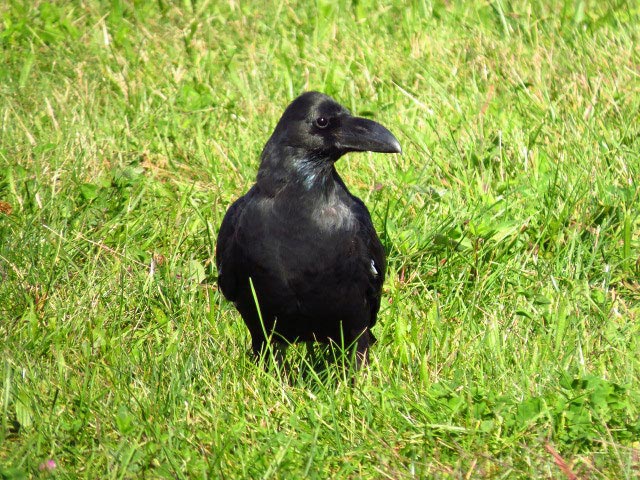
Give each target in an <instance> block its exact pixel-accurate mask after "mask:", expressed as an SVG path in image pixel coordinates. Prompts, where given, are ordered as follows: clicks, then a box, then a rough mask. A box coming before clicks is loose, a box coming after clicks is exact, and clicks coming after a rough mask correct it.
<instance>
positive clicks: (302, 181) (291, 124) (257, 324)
mask: <svg viewBox="0 0 640 480" xmlns="http://www.w3.org/2000/svg"><path fill="white" fill-rule="evenodd" d="M364 151H369V152H380V153H402V149H401V147H400V143H399V142H398V140H397V139H396V137H394V135H393V134H392V133H391V132H390V131H389V130H388V129H387V128H385V127H384V126H382V125H381V124H379V123H377V122H375V121H373V120H370V119H367V118H362V117H357V116H354V115H352V114H351V113H350V112H349V110H347V109H346V108H345V107H343V106H342V105H340V104H339V103H338V102H336V101H335V100H334V99H332V98H331V97H329V96H328V95H325V94H323V93H320V92H315V91H309V92H305V93H303V94H301V95H300V96H298V97H297V98H295V99H294V100H293V102H291V104H290V105H289V106H288V107H287V108H286V109H285V111H284V113H283V114H282V117H281V118H280V120H279V121H278V123H277V125H276V127H275V129H274V131H273V133H272V135H271V137H270V138H269V139H268V141H267V142H266V144H265V146H264V149H263V150H262V154H261V156H260V165H259V168H258V172H257V177H256V181H255V184H254V185H253V186H252V187H251V188H250V189H249V190H248V191H247V193H246V194H245V195H243V196H241V197H240V198H238V199H237V200H236V201H235V202H233V203H232V205H231V206H230V207H229V209H228V210H227V212H226V214H225V216H224V218H223V220H222V223H221V225H220V229H219V232H218V238H217V242H216V253H215V255H216V267H217V270H218V286H219V289H220V290H221V292H222V294H223V295H224V297H225V298H226V299H227V300H229V301H231V302H233V303H234V305H235V307H236V308H237V310H238V312H239V313H240V315H241V317H242V319H243V320H244V323H245V324H246V326H247V328H248V330H249V333H250V336H251V350H252V352H253V355H254V356H255V357H257V358H261V355H263V354H264V352H265V351H266V350H265V348H266V347H267V346H268V345H269V344H270V342H275V344H276V345H279V346H284V348H285V349H286V346H288V345H290V344H292V343H296V342H311V343H315V342H320V343H324V344H334V345H335V344H337V345H338V346H341V347H344V348H347V347H349V348H351V349H352V350H351V351H352V352H353V349H355V367H356V370H358V369H360V367H361V366H362V365H363V364H366V363H367V362H368V356H369V349H370V346H371V345H372V344H373V343H374V342H375V341H376V339H375V337H374V335H373V333H372V332H371V328H372V327H373V326H374V325H375V324H376V318H377V315H378V311H379V309H380V301H381V294H382V286H383V283H384V278H385V269H386V259H385V252H384V248H383V246H382V243H381V241H380V239H379V237H378V235H377V233H376V230H375V228H374V226H373V223H372V220H371V215H370V213H369V211H368V210H367V207H366V206H365V204H364V202H363V201H362V200H360V199H359V198H357V197H356V196H354V195H352V194H351V193H350V192H349V190H348V189H347V187H346V185H345V183H344V182H343V180H342V179H341V178H340V175H339V174H338V172H337V170H336V168H335V163H336V161H337V160H338V159H340V158H341V157H342V156H343V155H345V154H346V153H349V152H364Z"/></svg>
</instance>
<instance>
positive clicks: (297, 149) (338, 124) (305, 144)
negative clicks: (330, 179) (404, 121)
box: [258, 92, 402, 180]
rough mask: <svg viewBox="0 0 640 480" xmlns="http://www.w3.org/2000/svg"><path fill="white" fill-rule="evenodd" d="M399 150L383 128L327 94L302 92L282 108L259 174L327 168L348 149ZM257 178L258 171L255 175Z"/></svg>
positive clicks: (394, 151)
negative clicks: (357, 115)
mask: <svg viewBox="0 0 640 480" xmlns="http://www.w3.org/2000/svg"><path fill="white" fill-rule="evenodd" d="M365 151H368V152H382V153H400V152H401V151H402V149H401V148H400V143H399V142H398V140H397V139H396V138H395V137H394V136H393V134H392V133H391V132H390V131H389V130H387V129H386V128H385V127H383V126H382V125H380V124H379V123H377V122H374V121H373V120H369V119H367V118H361V117H355V116H353V115H351V113H350V112H349V110H347V109H346V108H344V107H343V106H342V105H340V104H339V103H337V102H336V101H335V100H333V99H332V98H331V97H329V96H327V95H324V94H322V93H319V92H306V93H303V94H302V95H300V96H299V97H298V98H296V99H295V100H294V101H293V102H292V103H291V104H290V105H289V106H288V107H287V109H286V110H285V111H284V113H283V114H282V117H281V118H280V121H279V122H278V125H277V126H276V128H275V130H274V131H273V134H272V135H271V138H270V139H269V141H268V142H267V144H266V146H265V148H264V151H263V153H262V164H261V166H260V170H261V173H262V174H263V175H265V174H267V172H266V171H265V170H267V169H278V170H279V169H286V170H292V171H293V172H292V173H294V172H299V173H303V174H305V175H307V176H308V177H309V179H310V180H311V179H312V177H313V176H314V174H315V173H318V172H321V171H329V170H330V169H331V166H332V165H333V163H334V162H335V161H336V160H338V159H339V158H340V157H341V156H342V155H344V154H345V153H348V152H365ZM258 177H259V178H260V173H259V175H258Z"/></svg>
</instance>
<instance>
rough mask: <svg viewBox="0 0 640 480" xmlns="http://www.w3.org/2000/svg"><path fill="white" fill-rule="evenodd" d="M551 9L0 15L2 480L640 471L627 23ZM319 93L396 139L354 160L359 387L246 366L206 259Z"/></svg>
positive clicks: (634, 44) (50, 9)
mask: <svg viewBox="0 0 640 480" xmlns="http://www.w3.org/2000/svg"><path fill="white" fill-rule="evenodd" d="M556 3H557V2H551V1H547V0H537V1H533V2H519V1H507V0H495V1H476V2H457V1H451V2H448V1H437V0H436V1H433V2H427V1H424V2H420V1H415V2H412V4H411V6H410V7H408V6H407V5H405V4H404V3H400V2H398V3H397V4H394V3H385V4H381V3H378V2H370V1H368V0H361V1H359V2H337V3H335V2H328V1H324V0H319V1H317V2H315V3H306V2H299V3H296V2H295V1H293V0H291V1H289V0H285V1H283V2H274V3H272V4H270V5H268V6H264V5H263V4H260V3H257V2H256V3H255V4H252V3H251V2H234V1H230V2H215V1H214V2H207V1H203V2H189V1H186V0H185V1H183V2H172V1H158V2H128V1H117V0H116V1H113V2H110V3H107V2H97V1H93V0H88V1H84V2H51V3H48V2H43V1H36V2H20V1H9V2H6V3H3V5H2V6H0V52H1V55H2V58H1V60H2V61H1V62H0V118H1V121H0V125H1V127H0V281H1V283H0V339H1V341H0V478H3V479H17V478H32V477H47V476H52V477H56V478H265V479H266V478H322V479H323V478H394V479H401V478H496V477H498V478H507V477H508V478H565V477H566V478H575V477H574V476H572V475H577V476H580V477H589V478H632V477H637V476H638V475H640V443H639V441H638V439H639V438H640V381H639V380H640V283H639V280H638V279H639V274H640V263H639V261H640V236H639V232H640V193H639V192H640V190H639V188H638V178H640V161H639V152H640V121H639V120H640V118H639V113H638V112H640V74H639V73H638V65H640V53H639V50H638V40H639V35H640V27H639V25H640V8H639V7H638V5H637V3H636V2H625V1H618V2H596V1H566V2H564V3H563V4H562V5H560V6H558V5H556ZM308 89H316V90H321V91H324V92H326V93H328V94H330V95H333V96H334V97H335V98H336V99H337V100H339V101H340V102H342V103H343V104H345V105H346V106H348V107H349V108H351V109H352V110H353V111H355V112H357V113H359V114H364V115H372V116H374V117H375V118H376V119H377V120H379V121H381V122H382V123H383V124H385V125H387V126H388V127H389V128H390V129H391V131H393V132H394V133H396V134H397V137H398V138H399V140H400V142H401V144H402V145H403V149H404V154H403V155H402V156H397V155H396V156H386V155H376V154H360V155H357V154H351V155H349V156H347V157H346V158H344V159H342V160H341V161H340V162H339V165H338V169H339V171H340V172H341V174H342V175H343V178H344V179H345V181H346V183H347V184H348V185H349V186H350V188H351V189H352V191H353V192H354V193H356V194H357V195H359V196H360V197H361V198H363V200H364V201H365V202H366V203H367V205H368V206H369V208H370V210H371V212H372V216H373V218H374V223H375V225H376V228H377V229H378V231H379V232H380V234H381V237H382V238H383V241H384V244H385V247H386V249H387V253H388V259H389V268H388V272H387V274H388V281H387V282H386V284H385V290H384V299H383V306H382V309H381V313H380V317H379V326H376V328H375V334H376V336H377V337H378V339H379V342H378V343H377V344H376V346H375V347H374V349H373V351H372V364H371V366H370V368H369V369H368V372H367V373H366V374H365V375H362V378H360V379H359V380H358V382H357V383H356V385H351V382H349V381H348V380H345V379H344V378H341V374H340V373H339V372H338V371H334V372H330V373H329V376H330V377H331V378H329V379H323V380H321V379H318V378H316V377H314V375H313V373H312V374H311V375H303V374H299V375H295V374H294V375H293V377H292V378H291V379H290V380H289V381H283V380H282V379H281V378H279V376H278V375H277V373H265V372H263V371H262V370H261V369H260V368H258V367H256V366H255V365H254V364H253V363H252V362H251V361H250V359H249V357H248V355H247V351H248V348H249V339H248V334H247V332H246V329H245V328H244V326H243V324H242V322H241V320H240V318H239V316H238V314H237V313H236V312H235V311H234V309H233V307H232V306H231V305H229V304H228V303H226V302H224V301H223V300H222V298H221V296H220V294H219V293H218V291H217V288H216V284H215V275H216V272H215V267H214V266H213V265H212V261H211V259H212V257H213V253H214V249H215V237H216V233H217V229H218V226H219V225H220V222H221V219H222V215H223V214H224V212H225V210H226V208H227V206H228V205H229V204H230V202H231V201H233V200H234V199H235V198H237V197H238V196H239V195H241V194H242V193H243V192H244V191H245V190H246V189H247V188H248V187H249V186H250V185H251V183H252V182H253V180H254V176H255V172H256V169H257V165H258V158H259V154H260V151H261V148H262V146H263V144H264V142H265V141H266V139H267V138H268V136H269V134H270V131H271V129H272V128H273V126H274V125H275V123H276V121H277V119H278V118H279V115H280V113H281V112H282V110H283V109H284V107H285V106H286V105H287V104H288V102H289V101H290V100H291V99H292V98H293V97H295V96H296V95H297V94H298V93H300V92H302V91H304V90H308ZM290 357H291V361H292V362H293V363H294V364H296V362H298V364H301V362H304V361H305V357H304V355H303V350H302V349H300V348H293V349H291V351H290ZM48 460H52V461H53V462H55V468H52V465H51V464H46V463H45V462H47V461H48Z"/></svg>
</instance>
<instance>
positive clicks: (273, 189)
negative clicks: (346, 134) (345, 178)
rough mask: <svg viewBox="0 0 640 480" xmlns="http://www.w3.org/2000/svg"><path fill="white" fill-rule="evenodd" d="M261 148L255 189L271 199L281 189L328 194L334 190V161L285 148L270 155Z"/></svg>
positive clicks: (266, 150)
mask: <svg viewBox="0 0 640 480" xmlns="http://www.w3.org/2000/svg"><path fill="white" fill-rule="evenodd" d="M270 150H271V149H268V148H265V151H264V152H263V154H262V161H261V164H260V169H259V170H258V178H257V181H258V185H259V186H260V188H261V189H263V190H264V191H266V192H269V193H270V194H272V195H275V194H277V193H278V192H280V191H282V190H283V189H287V190H289V189H292V190H303V191H308V192H311V191H317V192H318V193H325V194H328V193H330V191H331V190H333V188H334V187H335V186H336V181H335V175H337V174H336V172H335V168H334V166H333V165H334V161H332V160H331V159H328V158H324V157H323V156H321V155H314V154H312V153H309V152H301V151H296V149H292V148H286V150H287V151H286V152H278V153H274V152H272V151H270Z"/></svg>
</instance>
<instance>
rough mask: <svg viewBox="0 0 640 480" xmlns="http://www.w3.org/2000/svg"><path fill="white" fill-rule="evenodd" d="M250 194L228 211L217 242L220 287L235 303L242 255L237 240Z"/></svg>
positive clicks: (228, 298) (241, 198) (240, 199)
mask: <svg viewBox="0 0 640 480" xmlns="http://www.w3.org/2000/svg"><path fill="white" fill-rule="evenodd" d="M247 198H248V194H247V195H245V196H243V197H240V198H239V199H238V200H236V201H235V202H234V203H233V204H232V205H231V206H230V207H229V210H227V213H226V214H225V216H224V219H223V220H222V224H221V225H220V231H219V232H218V241H217V242H216V267H217V268H218V286H219V287H220V290H222V293H223V294H224V296H225V297H226V298H227V300H230V301H232V302H233V301H235V298H236V294H237V290H238V280H239V278H238V276H239V270H240V268H241V265H240V263H241V255H240V252H239V251H238V250H239V246H238V240H237V230H238V225H239V220H240V217H241V216H242V213H243V211H244V209H245V207H246V204H247Z"/></svg>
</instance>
